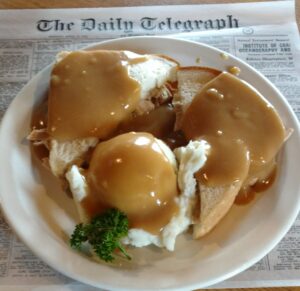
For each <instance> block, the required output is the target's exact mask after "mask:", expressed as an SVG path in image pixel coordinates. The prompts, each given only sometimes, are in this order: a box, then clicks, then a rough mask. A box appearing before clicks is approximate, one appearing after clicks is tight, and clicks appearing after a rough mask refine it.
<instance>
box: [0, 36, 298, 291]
mask: <svg viewBox="0 0 300 291" xmlns="http://www.w3.org/2000/svg"><path fill="white" fill-rule="evenodd" d="M93 48H98V49H104V48H105V49H127V50H133V51H136V52H145V53H160V54H161V53H162V54H165V55H168V56H170V57H172V58H174V59H176V60H178V61H179V62H180V63H181V64H182V65H184V66H187V65H196V59H197V58H199V57H200V59H201V65H203V66H209V67H214V68H217V69H220V70H225V69H226V68H227V67H228V66H229V65H237V66H239V67H240V68H241V71H242V73H241V75H240V76H241V78H243V79H245V80H246V81H248V82H249V83H250V84H252V85H253V86H255V87H256V88H257V89H258V90H259V91H260V92H261V93H262V94H263V95H264V96H265V97H266V98H267V99H269V100H270V101H271V102H272V104H274V106H275V107H276V108H277V110H278V111H279V113H280V115H281V117H282V119H283V122H284V124H285V125H286V127H287V128H294V133H293V135H292V137H291V138H290V139H289V140H288V142H287V143H286V144H285V146H284V148H283V150H282V152H281V157H280V171H279V175H278V178H277V179H276V182H275V183H274V185H273V187H272V188H271V189H270V190H269V191H268V192H265V193H262V194H260V195H258V196H257V199H256V200H255V201H254V202H253V203H250V204H249V205H246V206H234V207H233V208H232V209H231V211H230V213H229V214H228V215H227V216H226V217H225V219H224V220H223V221H222V222H221V223H220V224H219V225H218V226H217V227H216V228H215V229H214V230H213V231H212V232H211V233H210V234H209V235H207V236H206V237H205V238H203V239H201V240H199V241H193V240H191V238H190V237H189V236H188V235H186V236H182V237H181V238H180V239H179V241H178V243H177V245H176V252H174V253H168V252H166V251H162V250H160V249H157V248H154V247H150V248H145V249H130V252H131V254H132V255H133V257H134V261H133V262H132V263H131V264H125V265H124V266H123V267H109V266H106V265H103V264H98V263H95V262H93V261H92V260H90V259H89V258H87V257H85V256H83V255H81V254H79V253H77V252H75V251H73V250H72V249H71V248H70V247H69V245H68V237H69V235H70V233H71V232H72V230H73V228H74V225H75V224H76V223H77V221H78V219H77V214H76V211H75V207H74V206H73V203H72V201H71V199H70V198H68V197H67V196H66V195H64V193H62V191H61V190H60V187H59V185H58V182H57V180H56V179H55V178H53V177H52V176H51V175H50V174H49V173H47V172H46V171H43V170H41V169H37V168H39V166H38V165H37V164H35V162H34V161H33V160H32V157H31V154H30V149H29V144H28V142H27V141H26V139H25V137H26V135H27V134H28V133H29V131H30V127H29V124H30V116H31V113H32V108H33V105H34V104H35V103H36V102H37V101H38V100H39V99H40V98H41V97H42V96H43V95H44V94H45V93H46V91H47V87H48V81H49V72H50V67H47V68H46V69H44V70H43V71H42V72H40V73H39V74H38V75H37V76H36V77H35V78H33V79H32V80H31V81H30V82H29V83H28V84H27V85H26V86H25V87H24V88H23V89H22V91H21V92H20V93H19V94H18V96H17V97H16V98H15V100H14V101H13V102H12V104H11V105H10V107H9V109H8V110H7V113H6V115H5V117H4V119H3V123H2V128H1V132H0V165H1V175H0V192H1V198H2V208H3V211H4V213H5V216H6V218H7V220H8V221H9V223H10V224H11V226H12V227H13V228H14V230H15V232H16V233H17V234H18V235H19V237H20V238H21V239H22V240H23V241H24V242H25V243H26V244H27V246H29V247H30V248H31V249H32V250H33V252H34V253H35V254H36V255H38V256H39V257H40V258H41V259H43V260H44V261H45V262H46V263H48V264H49V265H50V266H52V267H53V268H55V269H57V270H58V271H60V272H61V273H63V274H65V275H67V276H70V277H72V278H74V279H76V280H79V281H82V282H85V283H87V284H91V285H94V286H98V287H102V288H106V289H110V290H125V289H127V290H134V289H138V290H150V289H152V290H153V289H164V290H165V289H176V290H179V289H182V290H183V289H184V290H187V289H196V288H202V287H206V286H209V285H212V284H215V283H218V282H220V281H222V280H225V279H227V278H229V277H231V276H233V275H235V274H237V273H239V272H241V271H243V270H245V269H246V268H248V267H250V266H251V265H252V264H254V263H255V262H257V261H258V260H260V259H261V258H262V257H263V256H264V255H266V254H267V253H268V252H269V251H270V250H271V249H272V248H273V247H274V246H275V245H276V244H277V243H278V242H279V241H280V240H281V239H282V238H283V236H284V235H285V233H286V232H287V231H288V229H289V228H290V227H291V225H292V223H293V221H294V220H295V218H296V215H297V213H298V210H299V207H300V191H299V185H300V184H299V172H300V166H299V165H300V158H299V157H300V156H299V148H300V137H299V136H300V135H299V126H298V121H297V119H296V117H295V115H294V113H293V112H292V110H291V108H290V106H289V105H288V103H287V102H286V100H285V98H284V97H283V96H282V95H281V94H280V93H279V91H278V90H277V89H276V88H275V87H274V86H273V85H272V84H271V83H270V82H269V81H268V80H267V79H266V78H264V77H263V76H262V75H261V74H259V73H258V72H257V71H255V70H254V69H253V68H251V67H250V66H248V65H247V64H246V63H244V62H242V61H240V60H238V59H236V58H234V57H233V56H230V57H229V59H228V60H224V59H222V58H221V57H220V53H221V51H219V50H217V49H214V48H212V47H209V46H207V45H203V44H198V43H194V42H187V41H183V40H176V39H170V38H159V37H136V38H124V39H118V40H113V41H109V42H104V43H100V44H96V45H95V46H93ZM40 171H42V174H41V173H40Z"/></svg>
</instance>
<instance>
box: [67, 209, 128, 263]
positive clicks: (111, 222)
mask: <svg viewBox="0 0 300 291" xmlns="http://www.w3.org/2000/svg"><path fill="white" fill-rule="evenodd" d="M127 234H128V218H127V216H126V215H125V214H124V213H123V212H121V211H119V210H118V209H114V208H113V209H109V210H107V211H106V212H104V213H103V214H101V215H98V216H96V217H94V218H93V219H92V220H91V222H90V223H87V224H82V223H80V224H77V225H76V227H75V230H74V232H73V234H72V236H71V239H70V244H71V246H72V247H73V248H74V249H76V250H81V247H82V244H83V243H84V242H88V243H89V244H90V245H91V247H92V248H93V250H94V251H95V253H96V255H97V256H98V257H99V258H100V259H102V260H104V261H106V262H112V261H113V260H114V259H115V257H114V253H115V251H116V250H119V251H121V252H122V253H123V255H124V256H125V257H126V258H127V259H128V260H131V257H130V256H129V255H128V254H127V252H126V250H125V249H124V247H123V245H122V244H121V242H120V239H121V238H122V237H124V236H126V235H127Z"/></svg>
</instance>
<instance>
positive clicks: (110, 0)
mask: <svg viewBox="0 0 300 291" xmlns="http://www.w3.org/2000/svg"><path fill="white" fill-rule="evenodd" d="M263 1H264V0H219V1H217V0H211V1H210V0H150V1H146V0H42V1H41V0H0V9H36V8H79V7H118V6H142V5H143V6H150V5H176V4H212V3H218V4H220V3H237V2H263ZM295 2H296V17H297V23H298V28H299V27H300V0H296V1H295ZM203 290H206V289H203ZM207 290H210V291H217V290H220V289H207ZM222 290H224V291H239V290H240V291H245V290H251V291H270V290H274V291H300V287H278V288H274V287H272V288H251V289H250V288H245V289H240V288H238V289H222Z"/></svg>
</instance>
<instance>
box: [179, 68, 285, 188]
mask: <svg viewBox="0 0 300 291" xmlns="http://www.w3.org/2000/svg"><path fill="white" fill-rule="evenodd" d="M182 130H183V132H184V134H185V136H186V138H187V139H194V140H195V139H199V138H203V139H206V140H207V141H208V142H209V143H210V144H211V150H210V154H209V155H211V157H209V159H208V163H207V165H205V166H204V168H203V169H201V170H200V172H199V173H197V178H198V179H200V180H201V181H202V182H204V183H206V184H207V185H209V186H223V185H229V184H231V183H233V182H234V181H241V182H244V181H248V179H247V176H248V174H249V173H250V174H251V177H252V178H253V177H256V175H259V174H260V173H263V172H264V170H265V167H266V165H268V164H269V163H271V161H273V160H274V158H275V155H276V154H277V152H278V150H279V148H280V147H281V145H282V143H283V141H284V138H285V129H284V126H283V124H282V122H281V120H280V118H279V116H278V114H277V112H276V111H275V109H274V108H273V106H272V105H271V104H270V103H268V102H267V101H266V100H265V99H264V98H263V97H262V96H261V95H260V94H259V93H258V92H257V91H256V90H255V89H253V88H252V87H251V86H250V85H248V84H247V83H245V82H244V81H242V80H240V79H238V78H237V77H235V76H233V75H231V74H229V73H225V72H224V73H222V74H220V75H219V76H218V77H216V78H215V79H213V80H212V81H210V82H209V83H207V84H206V85H205V86H204V87H203V89H202V90H201V91H200V92H199V94H198V95H197V96H196V97H195V98H194V99H193V101H192V103H191V105H190V106H189V107H188V109H187V110H186V112H185V114H184V116H183V122H182ZM224 145H225V147H224ZM224 173H225V174H224Z"/></svg>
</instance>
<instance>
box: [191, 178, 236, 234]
mask: <svg viewBox="0 0 300 291" xmlns="http://www.w3.org/2000/svg"><path fill="white" fill-rule="evenodd" d="M241 186H242V182H241V181H239V182H235V183H232V184H230V185H227V186H222V187H207V186H205V185H202V184H200V183H198V187H199V193H198V194H199V195H200V217H198V219H196V220H195V224H194V225H193V236H194V238H200V237H202V236H204V235H205V234H207V233H208V232H210V231H211V230H212V229H213V228H214V227H215V226H216V225H217V224H218V223H219V221H220V220H221V219H222V218H223V217H224V216H225V214H226V213H227V212H228V211H229V209H230V208H231V206H232V205H233V203H234V200H235V197H236V195H237V194H238V193H239V191H240V189H241ZM196 212H197V211H196ZM198 212H199V211H198Z"/></svg>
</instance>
